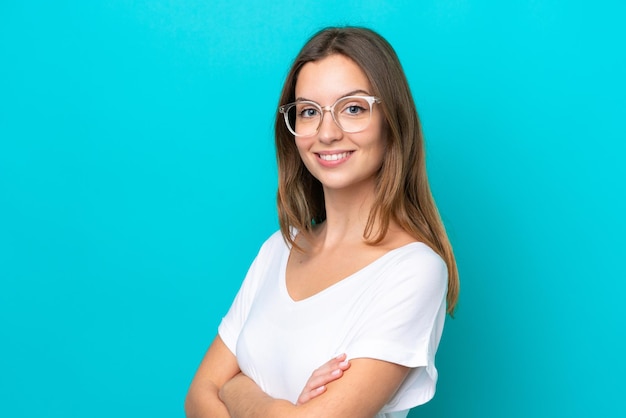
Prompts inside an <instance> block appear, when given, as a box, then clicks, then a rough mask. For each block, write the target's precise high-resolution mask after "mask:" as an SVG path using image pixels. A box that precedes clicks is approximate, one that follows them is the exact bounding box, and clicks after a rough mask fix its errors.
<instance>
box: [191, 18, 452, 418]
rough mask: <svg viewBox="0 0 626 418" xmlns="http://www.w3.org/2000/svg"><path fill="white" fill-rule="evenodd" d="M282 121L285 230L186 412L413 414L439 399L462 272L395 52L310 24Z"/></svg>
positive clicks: (374, 39) (226, 328) (238, 303)
mask: <svg viewBox="0 0 626 418" xmlns="http://www.w3.org/2000/svg"><path fill="white" fill-rule="evenodd" d="M280 104H281V106H280V108H279V112H278V113H277V117H276V127H275V129H276V148H277V159H278V169H279V188H278V212H279V220H280V231H279V232H277V233H275V234H274V235H273V236H271V237H270V238H269V239H268V240H267V241H266V242H265V244H264V245H263V246H262V248H261V249H260V251H259V254H258V255H257V257H256V259H255V260H254V262H253V264H252V266H251V267H250V270H249V271H248V274H247V276H246V278H245V280H244V282H243V284H242V286H241V289H240V291H239V293H238V294H237V297H236V298H235V301H234V302H233V304H232V306H231V308H230V310H229V312H228V314H227V315H226V317H224V319H223V321H222V323H221V324H220V327H219V333H218V336H217V337H216V338H215V340H214V342H213V343H212V344H211V346H210V347H209V350H208V351H207V353H206V355H205V357H204V359H203V361H202V363H201V365H200V367H199V369H198V371H197V373H196V376H195V377H194V380H193V382H192V384H191V386H190V389H189V393H188V395H187V399H186V403H185V408H186V412H187V415H188V416H189V417H301V416H302V417H351V418H356V417H374V416H375V417H387V418H389V417H394V418H395V417H405V416H406V415H407V413H408V411H409V409H410V408H412V407H414V406H417V405H420V404H422V403H425V402H427V401H428V400H430V399H431V398H432V396H433V395H434V391H435V384H436V381H437V370H436V369H435V363H434V360H435V353H436V351H437V346H438V344H439V340H440V337H441V332H442V329H443V324H444V319H445V314H446V311H447V312H448V313H450V314H452V312H453V310H454V306H455V303H456V299H457V294H458V286H459V285H458V274H457V270H456V265H455V261H454V255H453V253H452V248H451V246H450V243H449V241H448V238H447V236H446V233H445V229H444V227H443V224H442V222H441V219H440V217H439V215H438V212H437V208H436V206H435V203H434V201H433V198H432V195H431V192H430V188H429V185H428V180H427V176H426V166H425V155H424V144H423V140H422V134H421V130H420V124H419V120H418V117H417V112H416V109H415V105H414V102H413V99H412V96H411V93H410V90H409V87H408V83H407V80H406V77H405V75H404V72H403V70H402V67H401V65H400V62H399V60H398V58H397V56H396V54H395V52H394V51H393V49H392V47H391V46H390V45H389V44H388V43H387V42H386V41H385V40H384V39H383V38H382V37H381V36H380V35H378V34H376V33H375V32H373V31H371V30H369V29H364V28H353V27H348V28H328V29H324V30H322V31H320V32H319V33H317V34H316V35H314V36H313V37H312V38H311V39H310V40H309V41H308V42H307V44H306V45H305V46H304V47H303V49H302V51H300V54H299V55H298V56H297V58H296V60H295V62H294V64H293V66H292V68H291V71H290V72H289V74H288V76H287V80H286V82H285V85H284V88H283V91H282V94H281V99H280Z"/></svg>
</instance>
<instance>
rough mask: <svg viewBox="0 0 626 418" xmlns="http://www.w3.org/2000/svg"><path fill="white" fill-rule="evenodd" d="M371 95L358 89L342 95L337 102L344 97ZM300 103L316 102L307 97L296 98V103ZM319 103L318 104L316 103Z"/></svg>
mask: <svg viewBox="0 0 626 418" xmlns="http://www.w3.org/2000/svg"><path fill="white" fill-rule="evenodd" d="M359 93H360V94H368V95H369V94H370V93H369V92H368V91H367V90H363V89H357V90H352V91H350V92H348V93H346V94H342V95H341V96H339V97H337V99H335V100H339V99H341V98H343V97H347V96H354V95H356V94H359ZM300 101H307V102H315V100H311V99H307V98H305V97H296V102H300ZM315 103H317V102H315Z"/></svg>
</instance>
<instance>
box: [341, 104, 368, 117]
mask: <svg viewBox="0 0 626 418" xmlns="http://www.w3.org/2000/svg"><path fill="white" fill-rule="evenodd" d="M344 112H345V113H347V114H348V115H352V116H356V115H360V114H361V113H363V112H365V108H364V107H362V106H359V105H349V106H346V107H345V109H344Z"/></svg>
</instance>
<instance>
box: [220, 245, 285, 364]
mask: <svg viewBox="0 0 626 418" xmlns="http://www.w3.org/2000/svg"><path fill="white" fill-rule="evenodd" d="M277 234H278V235H277ZM277 239H282V236H280V233H275V234H274V235H272V237H270V238H269V239H268V240H267V241H266V242H265V243H264V244H263V246H262V247H261V249H260V250H259V253H258V254H257V256H256V258H255V259H254V261H253V262H252V264H251V265H250V268H249V269H248V272H247V274H246V277H245V279H244V280H243V283H242V284H241V287H240V288H239V291H238V292H237V295H236V296H235V299H234V301H233V303H232V305H231V306H230V309H229V310H228V313H227V314H226V316H224V317H223V318H222V321H221V323H220V325H219V327H218V333H219V336H220V338H221V339H222V341H224V344H226V347H228V349H229V350H230V351H231V352H232V353H233V354H234V355H236V347H237V339H238V338H239V334H240V333H241V329H242V328H243V325H244V324H245V322H246V320H247V318H248V313H249V312H250V308H251V307H252V303H253V302H254V299H255V295H256V292H257V290H258V288H259V285H260V282H261V279H262V277H263V271H264V269H265V267H266V264H267V258H268V252H270V251H272V247H274V246H275V244H276V242H277Z"/></svg>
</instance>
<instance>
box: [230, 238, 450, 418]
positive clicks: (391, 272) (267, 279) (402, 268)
mask: <svg viewBox="0 0 626 418" xmlns="http://www.w3.org/2000/svg"><path fill="white" fill-rule="evenodd" d="M289 251H290V248H289V247H288V246H287V245H286V243H285V241H284V240H283V238H282V235H281V234H280V232H276V233H275V234H273V235H272V236H271V237H270V238H269V239H268V240H267V241H266V242H265V243H264V244H263V246H262V247H261V250H260V251H259V253H258V255H257V257H256V259H255V260H254V262H253V263H252V265H251V266H250V269H249V270H248V274H247V275H246V278H245V280H244V282H243V284H242V286H241V289H240V290H239V293H238V294H237V296H236V298H235V300H234V302H233V304H232V306H231V308H230V310H229V311H228V313H227V315H226V316H225V317H224V318H223V319H222V322H221V324H220V326H219V335H220V337H221V338H222V340H223V341H224V343H225V344H226V346H227V347H228V348H229V349H230V350H231V351H232V352H233V353H234V354H235V355H236V357H237V362H238V363H239V367H240V369H241V371H242V372H243V373H244V374H245V375H246V376H248V377H250V378H251V379H252V380H254V381H255V382H256V384H257V385H259V386H260V387H261V389H263V391H265V392H266V393H267V394H268V395H270V396H272V397H274V398H278V399H285V400H288V401H291V402H293V403H295V402H296V400H297V399H298V396H299V395H300V392H301V391H302V389H303V388H304V385H305V383H306V382H307V380H308V379H309V377H310V376H311V373H313V370H315V369H316V368H318V367H320V366H321V365H323V364H324V363H326V362H327V361H328V360H330V359H331V358H332V357H333V356H335V355H338V354H341V353H346V354H347V355H348V358H350V359H354V358H374V359H378V360H384V361H388V362H392V363H397V364H400V365H403V366H407V367H410V368H412V370H411V371H410V372H409V374H408V376H407V378H406V380H405V381H404V382H403V383H402V385H401V386H400V388H399V389H398V391H397V392H396V394H395V395H394V396H393V397H392V399H391V400H390V401H389V403H387V404H386V405H385V406H384V407H383V409H382V410H381V411H380V414H379V415H377V417H387V418H390V417H393V418H396V417H405V416H406V415H407V413H408V410H409V409H410V408H412V407H414V406H417V405H421V404H423V403H425V402H427V401H429V400H430V399H431V398H432V397H433V395H434V393H435V384H436V382H437V369H436V368H435V353H436V351H437V347H438V345H439V340H440V338H441V332H442V329H443V324H444V320H445V313H446V291H447V279H448V273H447V268H446V264H445V263H444V261H443V260H442V259H441V257H439V255H437V254H436V253H435V252H434V251H433V250H432V249H431V248H430V247H428V246H427V245H425V244H423V243H418V242H413V243H410V244H407V245H405V246H403V247H400V248H397V249H395V250H392V251H389V252H388V253H386V254H385V255H383V256H382V257H380V258H379V259H377V260H375V261H374V262H372V263H371V264H369V265H367V266H366V267H364V268H362V269H361V270H359V271H357V272H356V273H354V274H352V275H350V276H348V277H346V278H345V279H343V280H341V281H339V282H337V283H336V284H334V285H332V286H330V287H328V288H327V289H325V290H323V291H321V292H319V293H317V294H315V295H313V296H311V297H309V298H306V299H304V300H301V301H297V302H296V301H294V300H293V299H292V298H291V297H290V296H289V294H288V292H287V287H286V284H285V269H286V266H287V260H288V258H289ZM392 412H395V413H393V414H391V413H392Z"/></svg>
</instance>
